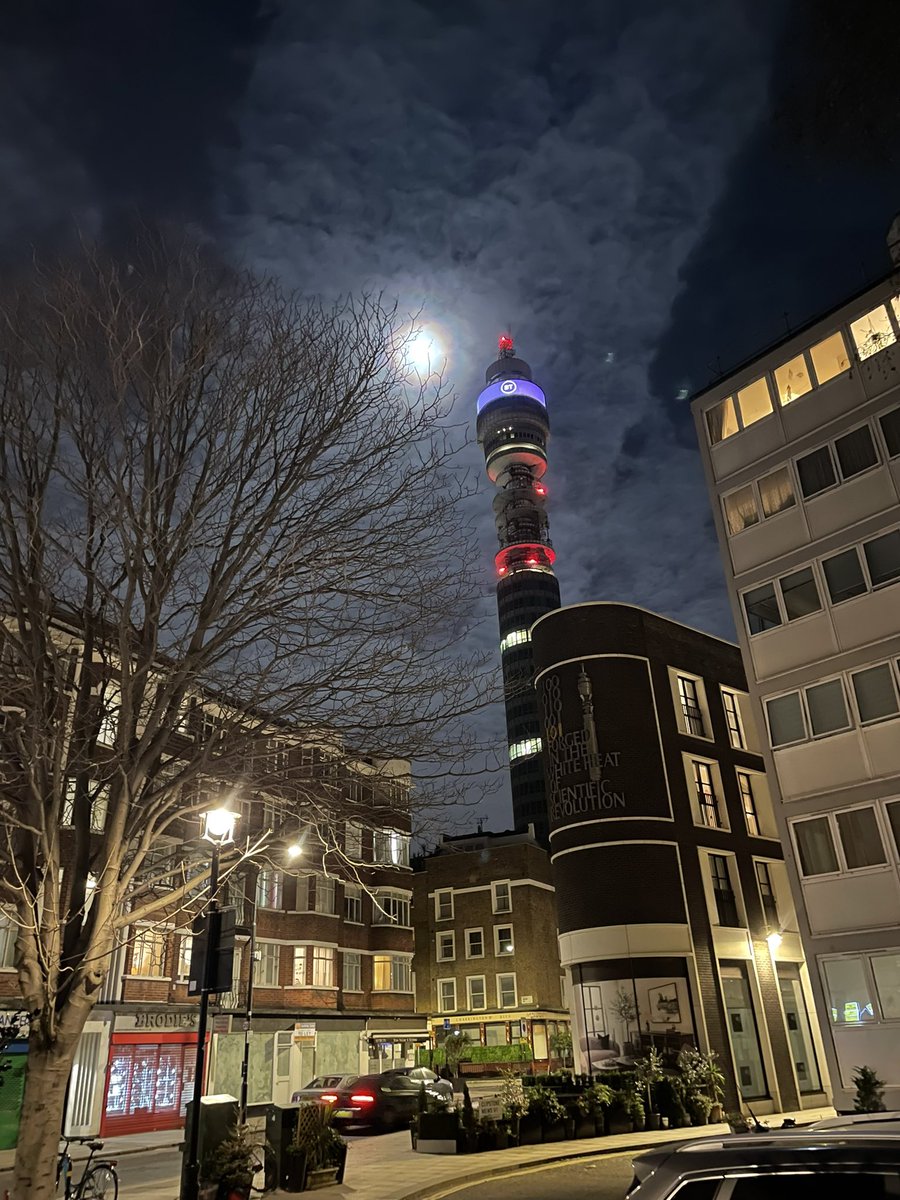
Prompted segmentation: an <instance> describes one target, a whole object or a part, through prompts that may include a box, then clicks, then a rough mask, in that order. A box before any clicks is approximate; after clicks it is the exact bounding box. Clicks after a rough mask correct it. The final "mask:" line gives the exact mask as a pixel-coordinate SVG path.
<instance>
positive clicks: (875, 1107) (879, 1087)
mask: <svg viewBox="0 0 900 1200" xmlns="http://www.w3.org/2000/svg"><path fill="white" fill-rule="evenodd" d="M854 1071H855V1074H854V1076H853V1083H854V1086H855V1087H856V1099H855V1100H854V1101H853V1111H854V1112H858V1113H873V1112H884V1111H885V1109H884V1080H883V1079H879V1078H878V1076H877V1075H876V1074H875V1072H874V1071H873V1070H872V1068H871V1067H854Z"/></svg>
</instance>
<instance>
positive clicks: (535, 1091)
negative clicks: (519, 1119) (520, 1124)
mask: <svg viewBox="0 0 900 1200" xmlns="http://www.w3.org/2000/svg"><path fill="white" fill-rule="evenodd" d="M525 1102H526V1104H527V1111H528V1114H529V1115H530V1116H537V1117H540V1118H541V1121H542V1122H543V1123H544V1124H545V1125H556V1124H558V1123H559V1122H560V1121H562V1120H563V1119H564V1118H565V1115H566V1110H565V1109H564V1108H563V1106H562V1105H561V1104H560V1102H559V1099H558V1098H557V1096H556V1093H555V1092H552V1091H551V1090H550V1088H546V1087H533V1088H526V1091H525Z"/></svg>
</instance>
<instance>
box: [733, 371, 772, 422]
mask: <svg viewBox="0 0 900 1200" xmlns="http://www.w3.org/2000/svg"><path fill="white" fill-rule="evenodd" d="M737 402H738V410H739V411H740V414H741V425H742V426H743V428H744V429H746V428H747V426H748V425H753V424H754V423H755V422H756V421H760V420H762V418H763V417H767V416H768V415H769V413H770V412H771V411H772V397H771V396H770V395H769V384H768V382H767V380H766V379H765V377H763V378H762V379H757V380H756V381H755V382H754V383H751V384H750V385H749V387H745V388H742V389H741V390H740V391H739V392H738V394H737Z"/></svg>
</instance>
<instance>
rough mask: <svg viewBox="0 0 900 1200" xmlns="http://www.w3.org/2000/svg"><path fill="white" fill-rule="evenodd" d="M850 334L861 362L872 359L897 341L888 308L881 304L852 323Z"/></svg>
mask: <svg viewBox="0 0 900 1200" xmlns="http://www.w3.org/2000/svg"><path fill="white" fill-rule="evenodd" d="M850 332H851V334H852V335H853V342H854V345H855V346H856V353H857V354H858V355H859V358H860V360H863V359H866V358H871V357H872V355H873V354H878V353H879V351H881V350H884V348H885V347H886V346H891V345H893V343H894V342H895V341H896V340H897V336H896V334H895V333H894V327H893V325H891V321H890V317H889V316H888V311H887V308H886V307H885V306H884V305H883V304H879V305H878V307H877V308H873V309H872V311H871V312H867V313H866V314H865V315H864V316H862V317H857V319H856V320H855V321H851V322H850Z"/></svg>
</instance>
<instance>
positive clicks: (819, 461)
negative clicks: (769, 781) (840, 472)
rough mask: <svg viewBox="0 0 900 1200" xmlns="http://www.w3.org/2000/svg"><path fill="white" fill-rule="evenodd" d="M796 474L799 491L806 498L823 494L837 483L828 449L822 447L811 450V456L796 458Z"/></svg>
mask: <svg viewBox="0 0 900 1200" xmlns="http://www.w3.org/2000/svg"><path fill="white" fill-rule="evenodd" d="M797 474H798V475H799V477H800V491H801V492H802V493H803V495H804V496H807V497H809V496H815V495H816V494H817V493H818V492H824V491H825V489H826V488H830V487H831V486H832V484H835V483H837V476H836V475H835V473H834V463H833V462H832V459H831V451H830V450H829V449H828V447H827V446H822V447H821V448H820V449H819V450H813V452H812V454H807V455H805V456H804V457H803V458H798V459H797Z"/></svg>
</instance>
